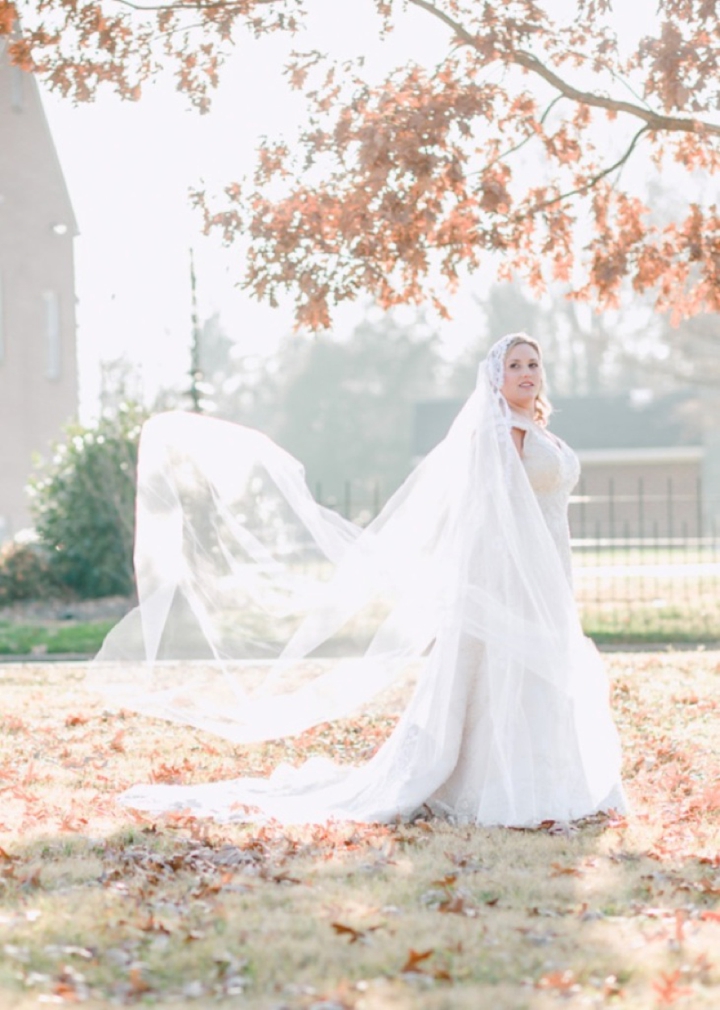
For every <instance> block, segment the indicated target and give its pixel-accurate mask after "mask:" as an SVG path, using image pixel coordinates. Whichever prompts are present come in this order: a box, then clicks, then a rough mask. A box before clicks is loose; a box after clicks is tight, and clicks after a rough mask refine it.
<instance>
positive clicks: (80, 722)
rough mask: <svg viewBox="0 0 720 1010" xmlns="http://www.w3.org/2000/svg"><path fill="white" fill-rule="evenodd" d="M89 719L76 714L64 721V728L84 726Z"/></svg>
mask: <svg viewBox="0 0 720 1010" xmlns="http://www.w3.org/2000/svg"><path fill="white" fill-rule="evenodd" d="M89 721H90V720H89V718H88V716H86V715H82V714H80V713H78V714H77V715H69V716H67V718H66V719H65V725H66V726H68V727H69V726H84V725H85V723H86V722H89Z"/></svg>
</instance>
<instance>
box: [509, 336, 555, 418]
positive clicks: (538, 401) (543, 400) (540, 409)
mask: <svg viewBox="0 0 720 1010" xmlns="http://www.w3.org/2000/svg"><path fill="white" fill-rule="evenodd" d="M519 344H529V346H530V347H532V349H533V350H534V351H535V353H536V354H537V356H538V358H539V359H540V390H539V392H538V395H537V396H536V397H535V417H534V418H533V420H535V421H536V422H537V423H538V424H541V425H543V427H544V426H545V425H547V423H548V421H549V419H550V415H551V414H552V404H551V403H550V400H549V399H548V397H547V384H546V381H545V369H544V367H543V360H542V351H541V349H540V344H539V343H538V342H537V340H535V338H534V337H529V336H528V335H527V333H518V334H517V335H516V336H514V337H513V338H512V340H510V342H509V343H508V345H507V348H506V350H505V360H504V361H503V364H504V363H505V361H507V356H508V354H509V353H510V351H512V349H513V347H517V346H518V345H519Z"/></svg>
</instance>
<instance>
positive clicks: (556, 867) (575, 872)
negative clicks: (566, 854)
mask: <svg viewBox="0 0 720 1010" xmlns="http://www.w3.org/2000/svg"><path fill="white" fill-rule="evenodd" d="M550 866H551V867H552V873H551V874H550V876H551V877H582V876H583V871H582V870H579V869H578V868H577V866H563V865H562V863H550Z"/></svg>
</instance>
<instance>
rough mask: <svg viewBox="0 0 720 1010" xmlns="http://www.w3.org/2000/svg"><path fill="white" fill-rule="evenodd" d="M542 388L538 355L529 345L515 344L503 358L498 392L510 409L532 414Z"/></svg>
mask: <svg viewBox="0 0 720 1010" xmlns="http://www.w3.org/2000/svg"><path fill="white" fill-rule="evenodd" d="M541 386H542V366H541V363H540V355H539V354H538V352H537V351H536V350H535V348H534V347H532V346H531V345H530V344H515V346H514V347H511V348H510V350H509V351H508V353H507V355H506V357H505V372H504V378H503V384H502V388H501V390H500V392H501V393H502V394H503V396H504V397H505V399H506V400H507V402H508V403H509V404H510V406H511V407H514V408H515V409H516V410H519V411H521V412H522V413H530V414H532V412H533V410H534V407H535V399H536V397H537V396H538V394H539V393H540V388H541Z"/></svg>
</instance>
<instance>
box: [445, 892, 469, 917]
mask: <svg viewBox="0 0 720 1010" xmlns="http://www.w3.org/2000/svg"><path fill="white" fill-rule="evenodd" d="M438 912H445V913H446V914H450V915H466V916H467V917H468V918H474V917H475V916H476V915H477V914H478V910H477V908H476V906H475V905H473V904H472V902H470V901H468V900H467V898H465V897H464V895H462V894H459V893H458V892H457V891H455V892H448V896H447V898H445V900H444V901H441V902H440V904H439V905H438Z"/></svg>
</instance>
